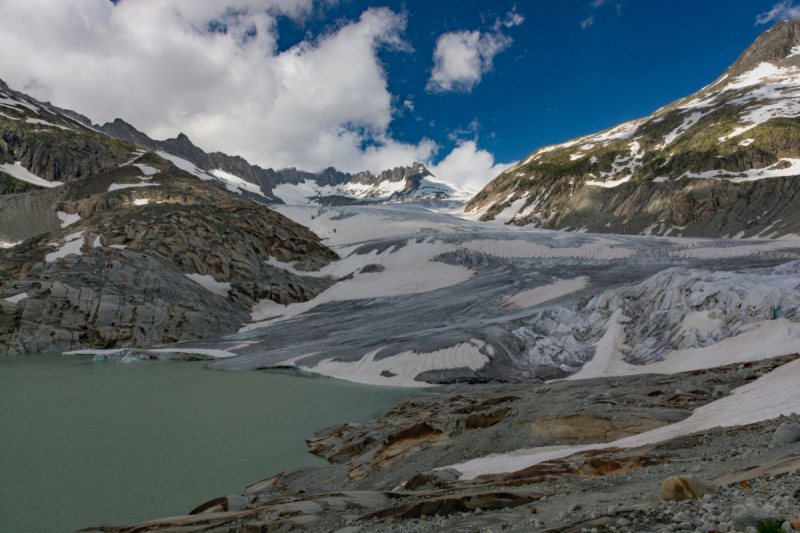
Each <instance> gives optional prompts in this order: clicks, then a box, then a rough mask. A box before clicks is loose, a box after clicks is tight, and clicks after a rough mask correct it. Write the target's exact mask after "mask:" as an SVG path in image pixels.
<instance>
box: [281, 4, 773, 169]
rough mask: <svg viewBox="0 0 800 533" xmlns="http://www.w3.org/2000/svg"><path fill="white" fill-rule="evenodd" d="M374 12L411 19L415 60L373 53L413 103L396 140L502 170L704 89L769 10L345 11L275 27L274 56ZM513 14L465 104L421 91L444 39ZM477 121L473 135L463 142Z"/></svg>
mask: <svg viewBox="0 0 800 533" xmlns="http://www.w3.org/2000/svg"><path fill="white" fill-rule="evenodd" d="M374 5H386V6H389V7H391V8H392V9H395V10H398V11H404V12H407V13H408V29H407V35H406V39H407V40H408V41H409V43H410V44H411V45H412V46H413V49H414V50H413V52H411V53H405V52H382V53H381V59H382V60H383V61H384V62H385V65H386V69H387V72H388V82H389V87H390V90H391V92H392V93H393V94H395V95H398V97H400V98H405V97H407V96H408V95H412V96H413V100H414V104H415V113H413V114H412V113H406V114H405V115H403V116H399V117H397V118H396V119H395V120H394V121H393V123H392V125H391V127H392V131H393V132H394V134H395V136H397V137H398V138H401V139H404V140H408V141H410V142H416V141H417V140H419V139H420V138H421V137H424V136H427V137H430V138H432V139H434V140H435V141H436V142H437V143H439V144H440V145H442V146H443V147H445V149H444V150H441V151H440V154H439V158H441V157H444V156H445V155H446V154H447V153H448V150H447V147H450V146H452V145H453V144H454V142H455V141H454V140H453V139H452V137H453V134H454V133H459V132H461V133H460V135H459V137H460V138H463V137H464V136H471V135H475V134H477V138H478V144H479V146H480V147H482V148H485V149H487V150H489V151H491V152H492V153H493V154H494V155H495V158H496V159H497V160H498V161H503V162H507V161H514V160H519V159H521V158H523V157H524V156H526V155H527V154H529V153H530V152H532V151H533V150H534V149H535V148H538V147H540V146H544V145H548V144H555V143H560V142H563V141H566V140H569V139H571V138H574V137H577V136H580V135H584V134H589V133H593V132H596V131H599V130H602V129H606V128H609V127H612V126H614V125H616V124H618V123H620V122H624V121H627V120H631V119H635V118H639V117H642V116H647V115H649V114H650V113H652V112H653V111H655V110H656V109H658V108H659V107H661V106H663V105H665V104H667V103H669V102H672V101H674V100H677V99H679V98H682V97H684V96H687V95H689V94H691V93H693V92H694V91H696V90H698V89H700V88H701V87H703V86H705V85H707V84H708V83H710V82H711V81H712V80H714V79H715V78H717V77H718V76H719V75H721V74H722V72H723V71H724V70H725V69H726V68H727V67H728V66H730V65H731V64H732V63H733V62H734V61H735V60H736V59H737V58H738V56H739V54H740V53H741V52H743V51H744V49H745V48H746V47H747V46H749V45H750V44H751V43H752V42H753V41H754V40H755V39H756V37H758V35H759V34H760V33H761V32H762V31H764V30H765V29H766V28H768V27H769V25H771V23H770V24H767V25H758V26H757V25H756V24H755V21H756V17H757V16H758V15H759V14H761V13H764V12H767V11H769V10H770V9H771V8H772V6H773V5H775V1H774V0H766V1H758V0H624V1H621V2H615V1H614V0H609V1H607V2H605V3H604V4H603V5H600V6H598V7H592V5H591V2H590V1H589V0H558V1H533V0H528V1H525V0H492V2H485V1H476V0H464V1H462V2H440V1H430V0H404V1H402V2H374V1H371V0H350V1H346V2H342V3H341V4H339V5H338V6H336V7H333V8H330V9H327V10H325V15H324V17H322V16H320V17H318V18H316V19H312V20H309V21H307V22H306V23H303V24H297V23H294V22H292V21H289V20H287V19H283V21H282V23H281V25H280V40H279V45H280V46H281V47H282V48H285V47H288V46H293V45H294V44H296V43H297V42H298V41H299V40H300V39H302V38H303V37H304V36H305V34H306V33H307V32H309V31H310V32H311V33H313V34H316V33H319V32H320V31H325V28H326V27H327V26H328V25H330V24H331V20H337V19H342V18H347V19H352V18H356V17H358V15H359V14H360V13H361V12H363V11H364V10H365V9H367V8H368V7H370V6H374ZM514 8H516V11H517V12H518V13H519V14H521V15H523V16H524V17H525V21H524V22H523V23H522V24H521V25H519V26H516V27H513V28H509V29H506V30H504V32H505V33H506V34H507V35H508V36H510V37H511V38H512V39H513V43H512V44H511V46H510V47H509V48H508V49H506V50H505V51H503V52H501V53H499V54H497V56H495V58H494V68H493V70H492V71H491V72H489V73H487V74H485V75H484V76H483V78H482V80H481V82H480V83H479V84H478V85H476V86H475V87H474V88H473V90H472V91H471V92H469V93H463V92H462V93H445V94H439V93H431V92H428V91H426V90H425V85H426V82H427V80H428V78H429V77H430V73H431V69H432V67H433V65H432V53H433V50H434V47H435V45H436V39H437V38H438V37H439V36H440V35H441V34H442V33H445V32H450V31H457V30H483V31H486V30H488V29H490V26H491V24H492V23H493V22H494V20H496V19H497V18H498V17H502V16H503V15H504V14H505V13H507V12H508V11H511V10H512V9H514ZM590 17H591V20H592V21H593V23H592V24H591V25H588V26H587V27H586V28H583V26H582V25H581V22H583V21H586V20H587V19H589V18H590ZM475 120H477V123H478V124H480V127H479V129H478V130H477V132H473V131H469V133H465V131H468V130H470V123H473V121H475Z"/></svg>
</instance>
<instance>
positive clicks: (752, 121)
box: [466, 20, 800, 237]
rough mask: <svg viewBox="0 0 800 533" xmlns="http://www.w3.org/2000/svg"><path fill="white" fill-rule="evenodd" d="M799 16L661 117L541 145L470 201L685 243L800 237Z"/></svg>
mask: <svg viewBox="0 0 800 533" xmlns="http://www.w3.org/2000/svg"><path fill="white" fill-rule="evenodd" d="M798 29H800V20H791V21H783V22H779V23H777V24H776V25H775V26H774V27H773V28H772V29H770V30H768V31H767V32H765V33H764V34H762V35H761V36H760V37H759V38H758V40H757V41H756V42H755V43H754V44H753V45H752V46H751V47H750V48H748V50H746V51H745V52H744V54H742V56H741V57H740V58H739V60H738V61H737V62H736V63H735V64H734V65H732V66H731V67H730V68H729V69H728V70H727V71H726V72H725V73H724V74H723V75H722V76H721V77H720V78H719V79H717V80H716V81H715V82H714V83H712V84H711V85H709V86H707V87H705V88H703V89H701V90H700V91H698V92H697V93H695V94H693V95H691V96H688V97H686V98H683V99H681V100H678V101H676V102H674V103H672V104H670V105H668V106H665V107H663V108H661V109H659V110H657V111H656V112H655V113H653V114H652V115H651V116H649V117H646V118H643V119H639V120H634V121H631V122H627V123H624V124H621V125H619V126H616V127H614V128H611V129H609V130H606V131H604V132H601V133H598V134H595V135H588V136H585V137H580V138H578V139H574V140H572V141H569V142H566V143H563V144H560V145H555V146H548V147H544V148H541V149H539V150H537V151H535V152H534V153H533V154H531V155H530V156H529V157H527V158H526V159H525V160H523V161H522V162H520V163H519V164H518V165H517V166H515V167H513V168H511V169H509V170H507V171H505V172H504V173H503V174H501V175H500V176H498V177H497V178H496V179H495V180H493V181H492V182H491V183H490V184H488V185H487V186H486V187H485V188H484V189H483V190H482V191H481V192H480V193H478V195H477V196H475V197H474V198H473V199H472V200H471V201H470V202H469V204H468V205H467V207H466V209H467V212H468V213H471V214H472V215H473V216H475V217H479V218H481V219H482V220H497V221H501V222H505V223H510V224H516V225H534V226H537V227H544V228H551V229H567V228H569V229H572V230H582V229H583V230H588V231H592V232H605V233H636V234H658V235H666V234H671V235H679V234H683V235H685V236H715V237H724V236H728V237H750V236H754V235H759V234H760V235H762V236H770V237H779V236H782V235H787V234H798V233H800V219H798V218H797V216H796V213H795V210H794V209H792V205H793V203H794V201H795V199H796V197H797V191H798V185H797V184H796V183H795V182H796V181H797V180H796V179H795V178H796V177H797V176H798V175H800V56H798V55H797V54H794V53H793V49H794V48H795V47H796V46H797V45H798V44H800V32H798Z"/></svg>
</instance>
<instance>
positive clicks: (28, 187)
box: [0, 86, 337, 354]
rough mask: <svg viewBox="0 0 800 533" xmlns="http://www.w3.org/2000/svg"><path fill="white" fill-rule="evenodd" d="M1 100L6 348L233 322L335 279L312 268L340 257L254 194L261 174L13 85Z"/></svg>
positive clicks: (132, 338) (112, 343)
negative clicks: (133, 138) (128, 133)
mask: <svg viewBox="0 0 800 533" xmlns="http://www.w3.org/2000/svg"><path fill="white" fill-rule="evenodd" d="M0 108H1V109H2V110H1V111H0V135H1V136H2V137H1V138H2V144H0V184H2V186H3V187H5V191H4V192H6V193H8V194H3V195H1V196H0V244H2V246H0V280H2V281H0V354H7V353H27V352H41V351H68V350H77V349H82V348H89V347H91V348H115V347H117V348H118V347H123V346H130V347H141V348H149V347H152V346H154V345H157V344H164V343H175V342H180V341H185V340H193V339H200V338H205V337H208V336H213V335H221V334H226V333H233V332H235V331H236V330H237V329H238V328H239V327H240V326H241V325H242V324H243V323H245V322H246V321H247V320H248V319H249V318H250V313H251V311H252V309H253V308H254V307H255V306H257V304H258V303H259V302H263V301H272V302H276V303H278V304H289V303H295V302H303V301H306V300H308V299H310V298H313V297H314V296H316V295H317V294H319V293H320V292H322V291H323V290H325V289H326V288H327V287H328V286H330V284H331V283H332V282H333V281H334V280H333V278H330V277H321V276H314V277H312V276H306V275H305V272H306V271H308V272H310V271H314V270H318V269H319V268H320V267H322V266H324V265H326V264H327V263H328V262H330V261H331V260H334V259H337V256H336V254H335V253H334V252H332V251H331V250H329V249H328V248H326V247H325V246H324V245H322V244H321V243H320V241H319V239H318V237H317V236H316V235H314V234H313V233H311V232H310V231H309V230H307V229H306V228H304V227H303V226H300V225H298V224H296V223H294V222H292V221H291V220H289V219H287V218H285V217H283V216H282V215H280V214H278V213H275V212H274V211H271V210H270V209H268V208H267V207H266V206H264V205H262V204H260V203H258V202H255V201H253V199H261V200H264V197H263V195H261V194H260V192H259V191H253V190H252V189H251V188H252V187H254V186H252V184H249V183H247V182H244V181H243V180H240V179H238V178H235V177H232V176H223V177H224V178H225V179H211V176H210V175H208V174H203V173H202V172H200V171H198V170H197V169H196V168H194V167H192V166H191V164H188V166H187V162H186V161H184V160H182V159H177V158H176V161H177V162H178V164H179V165H180V166H176V164H174V163H173V162H172V161H171V160H169V159H165V158H163V157H161V156H159V155H157V154H156V153H153V152H145V151H143V150H138V149H137V148H136V147H135V146H133V145H131V144H128V143H127V142H124V141H120V140H117V139H113V138H111V137H109V136H108V135H106V134H104V133H101V132H99V131H96V130H95V129H93V128H92V127H91V126H88V125H87V123H90V122H89V121H88V119H85V120H81V116H80V115H78V114H77V113H73V112H69V111H66V110H60V109H58V108H55V107H53V106H51V105H50V104H46V103H42V102H37V101H36V100H33V99H31V98H29V97H27V96H25V95H23V94H21V93H16V92H13V91H11V90H10V89H8V88H7V87H6V86H2V87H1V88H0ZM165 155H167V156H168V157H169V154H165ZM181 166H182V167H183V168H181ZM284 264H290V265H292V267H291V269H289V270H287V269H285V268H280V266H281V265H284ZM275 265H278V266H275Z"/></svg>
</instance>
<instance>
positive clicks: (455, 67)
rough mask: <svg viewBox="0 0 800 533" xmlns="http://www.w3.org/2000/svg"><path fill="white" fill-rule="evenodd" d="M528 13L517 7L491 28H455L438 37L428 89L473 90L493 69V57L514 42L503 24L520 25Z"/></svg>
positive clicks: (507, 25)
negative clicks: (516, 10)
mask: <svg viewBox="0 0 800 533" xmlns="http://www.w3.org/2000/svg"><path fill="white" fill-rule="evenodd" d="M524 20H525V17H523V16H522V15H520V14H519V13H517V12H515V11H511V12H509V13H508V14H506V16H505V18H503V19H497V21H495V23H494V25H493V27H492V31H489V32H481V31H478V30H475V31H468V30H463V31H454V32H449V33H444V34H442V35H440V36H439V38H438V39H437V40H436V48H435V49H434V51H433V71H432V72H431V77H430V79H429V80H428V83H427V85H426V87H425V88H426V89H427V90H428V91H429V92H438V93H445V92H463V93H469V92H472V89H474V88H475V86H476V85H477V84H478V83H480V81H481V79H482V78H483V75H484V74H486V73H487V72H489V71H491V70H492V68H493V66H494V57H495V56H496V55H497V54H499V53H500V52H502V51H503V50H505V49H506V48H508V47H509V46H511V43H512V42H513V39H512V38H511V37H509V36H507V35H505V34H504V33H503V32H502V31H501V30H502V28H504V27H505V28H510V27H513V26H519V25H520V24H522V23H523V22H524Z"/></svg>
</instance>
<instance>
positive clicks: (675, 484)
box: [661, 476, 719, 501]
mask: <svg viewBox="0 0 800 533" xmlns="http://www.w3.org/2000/svg"><path fill="white" fill-rule="evenodd" d="M718 491H719V487H718V486H717V485H716V484H715V483H713V482H711V481H707V480H705V479H702V478H699V477H696V476H689V477H683V476H675V477H670V478H667V479H666V480H665V481H664V483H663V484H662V485H661V498H663V499H664V500H668V501H683V500H697V499H699V498H702V497H703V496H705V495H706V494H715V493H717V492H718Z"/></svg>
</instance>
